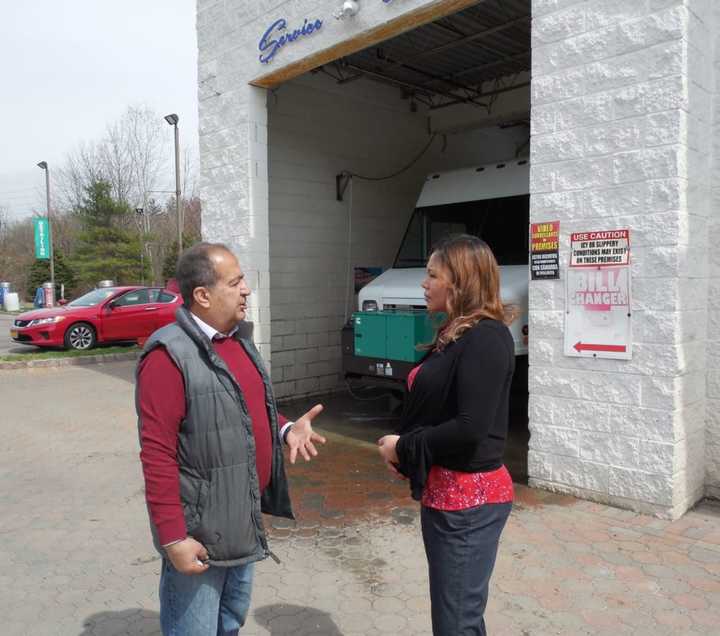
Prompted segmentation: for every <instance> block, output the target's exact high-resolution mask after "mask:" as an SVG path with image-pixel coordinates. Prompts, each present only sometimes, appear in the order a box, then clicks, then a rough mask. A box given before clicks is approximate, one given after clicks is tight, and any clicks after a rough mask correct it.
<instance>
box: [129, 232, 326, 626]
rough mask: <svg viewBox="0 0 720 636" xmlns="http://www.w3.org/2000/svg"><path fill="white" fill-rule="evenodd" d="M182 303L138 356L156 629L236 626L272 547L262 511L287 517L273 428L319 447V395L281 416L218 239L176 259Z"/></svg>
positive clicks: (238, 273) (309, 447) (241, 286)
mask: <svg viewBox="0 0 720 636" xmlns="http://www.w3.org/2000/svg"><path fill="white" fill-rule="evenodd" d="M177 282H178V285H179V287H180V292H181V294H182V296H183V300H184V306H183V307H181V308H180V309H178V311H177V313H176V322H175V323H173V324H171V325H168V326H166V327H163V328H162V329H160V330H158V331H156V332H155V333H154V334H153V335H152V336H151V337H150V339H149V340H148V341H147V343H146V345H145V348H144V350H143V354H142V356H141V358H140V362H139V364H138V372H137V388H136V408H137V412H138V427H139V434H140V445H141V451H140V459H141V462H142V467H143V473H144V476H145V496H146V501H147V505H148V511H149V514H150V525H151V529H152V534H153V541H154V543H155V546H156V548H157V549H158V550H159V551H160V553H161V555H162V557H163V561H162V573H161V576H160V622H161V625H162V630H163V633H164V634H166V635H167V634H173V635H178V636H195V635H203V636H205V635H207V634H215V633H217V634H223V635H225V634H237V633H238V631H239V629H240V627H242V625H243V624H244V622H245V618H246V616H247V612H248V608H249V605H250V592H251V589H252V579H253V567H254V563H255V562H256V561H259V560H261V559H264V558H266V557H267V556H272V557H273V558H275V559H277V557H275V556H274V555H273V554H272V553H271V552H270V550H269V549H268V545H267V540H266V537H265V531H264V528H263V523H262V516H261V514H260V513H261V510H262V512H266V513H269V514H272V515H279V516H284V517H288V518H292V511H291V507H290V498H289V496H288V489H287V481H286V478H285V469H284V464H283V455H282V448H281V440H283V439H284V440H285V443H286V444H287V445H288V447H289V448H290V461H291V463H294V462H295V459H296V457H297V454H298V453H300V454H301V455H302V456H303V457H304V458H305V460H306V461H307V460H309V459H310V457H311V456H315V455H317V450H316V448H315V443H318V442H319V443H325V439H324V438H323V437H321V436H320V435H318V434H317V433H315V432H314V431H313V430H312V425H311V422H312V419H313V418H314V417H315V416H316V415H317V414H318V413H319V412H320V411H321V410H322V408H323V407H322V405H319V404H318V405H317V406H315V407H313V408H312V409H311V410H310V411H308V412H307V413H306V414H305V415H303V416H302V417H301V418H299V419H298V420H297V421H296V422H288V421H287V420H286V419H285V418H283V417H282V416H281V415H280V414H279V413H278V411H277V407H276V404H275V400H274V397H273V394H272V388H271V383H270V378H269V377H268V375H267V372H266V370H265V367H264V365H263V363H262V360H261V358H260V355H259V353H258V351H257V349H256V348H255V346H254V345H253V343H252V342H251V340H250V339H249V338H248V337H246V333H244V332H246V331H247V327H248V324H247V323H245V322H243V319H244V318H245V313H246V310H247V298H248V296H249V295H250V289H249V288H248V286H247V283H246V281H245V277H244V275H243V272H242V270H241V268H240V264H239V263H238V261H237V259H236V258H235V256H234V255H233V253H232V252H231V251H230V250H229V249H228V248H227V247H226V246H224V245H221V244H211V243H199V244H197V245H195V246H193V247H191V248H190V249H188V250H186V251H185V252H184V253H183V254H182V255H181V256H180V259H179V261H178V266H177Z"/></svg>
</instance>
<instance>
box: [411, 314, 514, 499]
mask: <svg viewBox="0 0 720 636" xmlns="http://www.w3.org/2000/svg"><path fill="white" fill-rule="evenodd" d="M514 370H515V350H514V344H513V339H512V336H511V335H510V331H509V329H508V328H507V327H506V326H505V325H504V324H503V323H502V322H500V321H498V320H490V319H486V320H481V321H480V322H478V323H477V324H476V325H475V326H473V327H472V328H471V329H469V330H468V331H466V332H465V333H463V334H462V335H461V336H460V338H459V339H458V340H457V341H455V342H453V343H451V344H448V345H447V346H446V347H445V348H444V349H443V350H442V351H433V352H431V353H430V354H428V355H427V356H426V357H425V358H424V360H423V363H422V370H421V371H420V372H419V373H418V374H417V376H416V377H415V382H414V383H413V386H412V389H411V390H410V392H409V393H408V396H407V399H406V401H405V407H404V409H403V415H402V418H401V420H400V426H399V428H398V433H399V434H400V439H399V440H398V443H397V454H398V459H399V463H398V469H399V471H400V472H401V473H403V474H404V475H405V476H406V477H408V478H409V479H410V488H411V491H412V496H413V498H414V499H417V500H419V499H421V497H422V490H423V488H424V486H425V482H426V480H427V476H428V473H429V472H430V468H431V466H434V465H438V466H443V467H445V468H449V469H451V470H457V471H463V472H486V471H491V470H495V469H497V468H500V467H501V466H502V462H503V459H502V458H503V452H504V450H505V440H506V438H507V430H508V408H509V399H510V384H511V382H512V375H513V371H514Z"/></svg>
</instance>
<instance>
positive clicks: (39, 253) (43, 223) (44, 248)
mask: <svg viewBox="0 0 720 636" xmlns="http://www.w3.org/2000/svg"><path fill="white" fill-rule="evenodd" d="M33 226H34V228H35V258H37V259H45V260H47V259H49V258H50V223H49V222H48V220H47V219H46V218H44V217H36V218H34V219H33Z"/></svg>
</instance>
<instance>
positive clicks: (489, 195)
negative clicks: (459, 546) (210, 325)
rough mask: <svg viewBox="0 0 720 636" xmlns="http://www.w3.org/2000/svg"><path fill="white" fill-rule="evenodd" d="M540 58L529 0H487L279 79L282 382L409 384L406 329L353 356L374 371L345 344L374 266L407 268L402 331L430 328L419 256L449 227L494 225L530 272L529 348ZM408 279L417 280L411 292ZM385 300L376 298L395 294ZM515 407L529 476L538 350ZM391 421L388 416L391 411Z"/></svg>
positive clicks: (272, 183)
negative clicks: (533, 104) (531, 162)
mask: <svg viewBox="0 0 720 636" xmlns="http://www.w3.org/2000/svg"><path fill="white" fill-rule="evenodd" d="M529 70H530V2H529V0H514V1H507V0H504V1H503V2H499V1H487V2H482V3H478V4H477V5H474V6H472V7H470V8H467V9H465V10H463V11H461V12H459V13H456V14H453V15H448V16H444V17H442V18H440V19H438V20H436V21H434V22H430V23H427V24H423V25H422V26H418V27H417V28H415V29H412V30H408V31H405V32H403V33H401V34H398V35H395V36H394V37H391V38H390V39H387V40H384V41H382V42H379V43H376V44H373V45H372V46H370V47H369V48H366V49H363V50H361V51H358V52H355V53H352V54H350V55H347V56H345V57H341V58H339V59H336V60H333V61H331V62H328V63H326V64H324V65H323V66H321V67H318V68H315V69H313V70H312V71H310V72H308V73H305V74H304V75H301V76H299V77H295V78H294V79H292V80H289V81H286V82H284V83H282V84H280V85H277V86H274V87H272V88H271V89H270V91H269V93H268V104H267V106H268V152H269V197H270V198H269V211H270V289H271V296H270V303H271V307H270V309H271V316H272V322H271V330H272V372H273V380H274V382H275V387H276V390H277V393H278V396H279V397H281V398H291V397H297V396H306V395H311V394H318V393H323V392H332V391H337V390H338V389H339V388H343V387H344V382H345V379H346V376H347V377H348V379H349V380H350V381H351V382H353V383H354V385H355V386H357V385H361V386H364V385H370V384H376V385H377V384H381V383H382V384H383V385H384V386H386V387H389V388H392V387H393V386H395V387H397V386H398V381H400V382H402V380H403V378H404V376H405V375H406V373H407V371H408V370H409V368H411V367H412V364H413V362H412V360H408V359H401V358H403V356H404V358H407V357H408V356H410V357H412V355H413V354H412V352H411V351H410V350H411V349H412V348H413V345H414V343H413V342H411V343H404V345H403V347H401V349H402V353H401V354H399V355H400V358H398V357H397V355H398V354H397V353H393V354H392V355H388V352H387V350H385V351H384V353H385V355H374V354H381V353H383V351H380V352H378V351H375V352H371V353H373V355H362V356H354V357H355V361H356V362H357V359H358V358H363V359H362V360H360V361H359V362H358V364H360V365H364V370H363V368H361V367H357V368H353V367H352V365H351V364H349V363H348V354H354V347H355V343H356V342H357V339H356V338H355V334H354V332H352V331H350V332H349V331H348V328H347V326H348V325H349V324H351V323H350V322H349V321H350V319H351V318H352V315H353V313H355V312H357V311H358V310H362V309H363V304H362V303H363V290H365V292H366V295H367V290H368V289H370V288H371V287H372V285H373V283H374V282H375V281H373V282H370V284H369V285H368V284H367V283H368V282H369V281H371V280H372V279H373V278H374V277H376V276H378V275H379V274H381V273H382V276H387V275H388V274H389V273H392V272H394V271H395V272H398V274H397V280H396V281H394V282H393V283H392V284H391V283H388V285H386V286H385V287H386V288H388V289H389V288H390V287H392V285H398V286H399V287H397V288H394V291H392V290H389V291H388V289H386V292H387V293H385V295H384V296H383V297H382V299H381V300H380V301H379V302H380V304H383V305H387V309H392V310H394V311H395V312H396V313H406V314H407V316H408V318H407V321H405V322H404V323H403V325H404V327H403V330H404V331H403V333H407V329H410V330H411V331H412V330H413V329H416V330H418V334H419V335H418V337H419V338H420V337H421V336H422V333H420V332H421V331H422V327H418V324H419V322H418V319H416V318H415V317H414V314H413V312H414V311H416V310H418V309H421V308H422V307H421V306H422V303H423V300H422V293H421V290H420V289H419V282H418V280H417V276H416V275H413V274H412V273H411V271H412V270H413V269H415V270H417V269H419V268H422V267H423V266H424V259H425V258H426V256H427V250H428V249H429V247H430V246H431V245H432V244H433V243H434V242H435V240H437V238H438V237H439V236H441V235H442V234H443V233H449V232H453V233H454V232H458V231H467V232H472V233H477V234H480V235H481V236H483V238H485V239H486V240H487V241H488V242H489V243H490V245H491V247H492V248H493V249H494V251H495V252H496V255H497V257H498V260H499V262H500V263H501V265H502V267H503V278H504V280H503V284H504V285H505V283H506V282H509V280H510V278H511V274H512V268H517V269H518V271H520V272H522V275H521V276H520V279H519V280H520V281H521V282H520V286H521V288H522V287H523V285H524V295H523V292H522V290H521V291H520V292H518V291H517V290H515V291H514V292H513V293H514V294H515V297H513V298H512V299H511V300H512V301H513V302H520V303H521V304H523V306H522V307H521V314H524V315H521V317H520V321H521V322H519V323H517V324H516V325H515V327H514V334H513V335H514V337H515V339H516V346H517V347H518V352H519V353H520V354H526V352H527V348H526V347H527V335H528V334H527V330H526V328H525V330H524V332H523V327H524V326H525V325H526V324H527V266H526V264H527V244H528V243H527V230H528V220H529V219H528V209H529V208H528V201H529V182H528V174H529V170H528V165H527V159H528V154H529V136H530V128H529V124H530V119H529V118H530V115H529V112H530V98H529V94H530V92H529V83H530V79H529ZM382 276H381V277H380V278H377V279H376V281H377V282H379V281H381V280H382ZM410 287H412V288H413V289H415V288H417V289H415V292H416V293H415V294H414V295H413V294H412V293H406V292H405V290H406V289H407V288H410ZM518 293H520V298H519V301H518V298H517V295H518ZM393 294H394V295H393ZM417 297H419V298H420V300H419V301H417ZM365 300H370V301H373V300H374V299H372V298H365ZM374 302H375V303H376V305H375V306H374V307H373V305H372V303H369V304H367V305H366V306H365V309H366V310H368V311H375V310H383V309H384V307H381V306H378V304H377V303H378V301H377V300H375V301H374ZM418 303H419V304H420V307H418ZM381 313H382V312H381V311H378V313H377V315H380V314H381ZM392 328H393V327H390V329H392ZM343 329H345V331H344V334H345V340H344V341H343V335H342V334H343ZM412 333H415V332H412ZM348 334H350V335H348ZM377 338H380V339H382V338H385V339H386V340H387V338H388V336H387V335H386V336H377ZM389 341H390V342H392V343H395V344H397V339H396V338H394V337H392V336H391V337H389ZM365 342H367V340H366V341H365ZM523 344H524V346H523ZM349 347H351V348H353V349H352V350H350V349H349ZM381 348H382V347H381ZM365 353H367V352H365ZM344 356H345V364H344V363H343V357H344ZM393 356H395V357H393ZM400 386H401V385H400ZM511 419H512V422H511V440H510V445H509V449H508V465H509V467H510V469H511V472H512V473H513V476H514V478H515V479H516V480H523V479H525V478H526V476H527V442H528V437H529V436H528V431H527V355H519V356H518V357H517V370H516V382H515V386H514V390H513V398H512V413H511ZM383 425H384V426H386V430H389V429H390V428H392V422H391V421H390V420H386V421H384V424H383Z"/></svg>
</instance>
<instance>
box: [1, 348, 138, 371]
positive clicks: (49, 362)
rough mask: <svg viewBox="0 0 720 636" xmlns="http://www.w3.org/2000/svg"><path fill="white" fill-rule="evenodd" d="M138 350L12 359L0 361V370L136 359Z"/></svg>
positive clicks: (70, 365)
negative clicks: (37, 358) (90, 354)
mask: <svg viewBox="0 0 720 636" xmlns="http://www.w3.org/2000/svg"><path fill="white" fill-rule="evenodd" d="M140 353H141V352H140V351H130V352H128V353H106V354H102V353H99V354H97V355H94V356H78V357H75V358H47V359H45V360H27V361H26V360H14V361H12V362H7V361H6V362H3V361H0V371H12V370H17V369H47V368H52V367H72V366H77V365H85V364H102V363H103V362H120V361H122V360H136V359H137V358H138V356H139V355H140Z"/></svg>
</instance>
